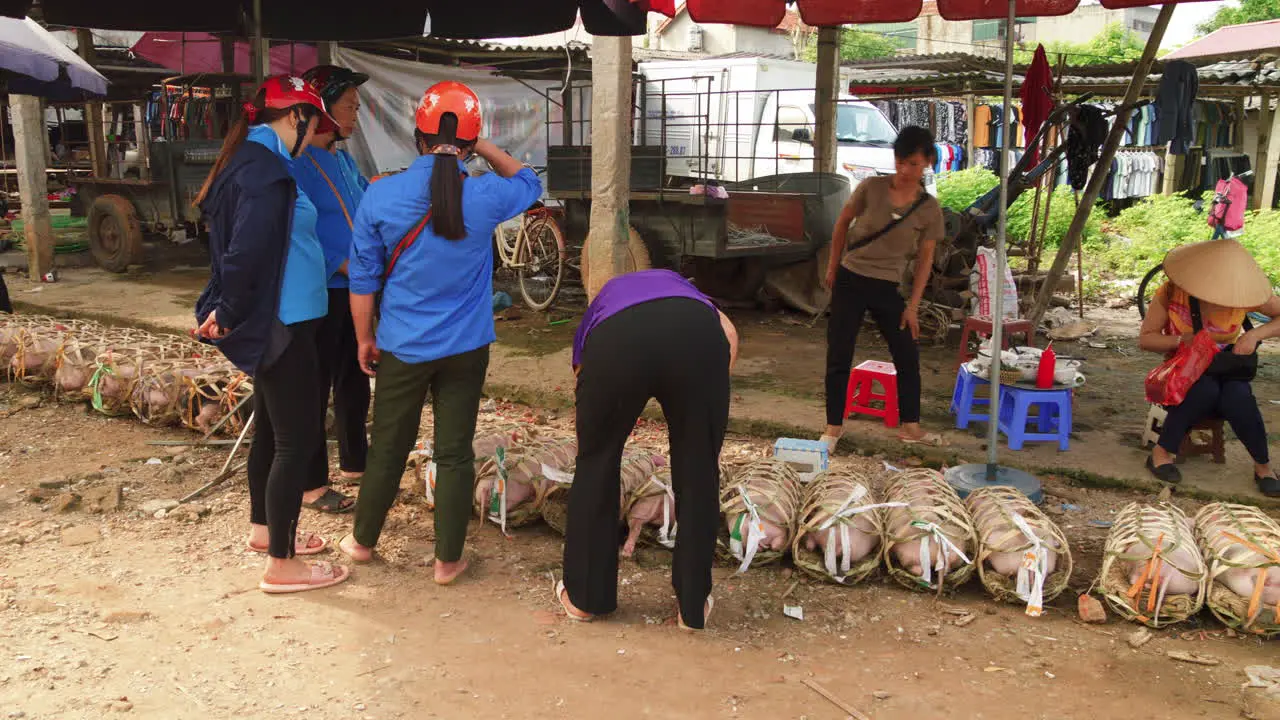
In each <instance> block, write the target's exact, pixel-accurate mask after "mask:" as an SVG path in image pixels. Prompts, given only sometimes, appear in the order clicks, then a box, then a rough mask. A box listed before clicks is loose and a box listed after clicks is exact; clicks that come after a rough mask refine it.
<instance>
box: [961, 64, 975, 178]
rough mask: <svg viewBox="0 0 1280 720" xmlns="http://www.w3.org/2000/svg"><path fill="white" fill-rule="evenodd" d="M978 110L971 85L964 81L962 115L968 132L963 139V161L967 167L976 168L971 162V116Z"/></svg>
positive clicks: (972, 149)
mask: <svg viewBox="0 0 1280 720" xmlns="http://www.w3.org/2000/svg"><path fill="white" fill-rule="evenodd" d="M977 110H978V102H977V100H975V99H974V97H973V83H972V82H970V81H965V84H964V114H965V122H966V123H967V124H968V126H969V131H968V132H966V133H965V138H964V159H965V163H967V165H968V167H971V168H972V167H977V164H975V163H974V161H973V153H974V150H975V149H976V148H974V146H973V132H974V127H975V126H974V124H973V115H974V113H975V112H977Z"/></svg>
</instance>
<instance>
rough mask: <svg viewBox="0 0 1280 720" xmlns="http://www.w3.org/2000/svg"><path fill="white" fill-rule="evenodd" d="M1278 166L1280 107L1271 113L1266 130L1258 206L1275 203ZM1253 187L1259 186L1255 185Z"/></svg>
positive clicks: (1264, 207)
mask: <svg viewBox="0 0 1280 720" xmlns="http://www.w3.org/2000/svg"><path fill="white" fill-rule="evenodd" d="M1278 167H1280V107H1277V108H1276V109H1275V111H1273V112H1272V113H1271V128H1270V129H1269V130H1268V131H1267V155H1266V160H1264V161H1263V163H1262V167H1261V168H1260V170H1261V172H1262V178H1261V180H1262V184H1261V186H1260V187H1261V188H1262V193H1261V194H1260V195H1259V198H1258V202H1259V205H1258V206H1259V207H1261V208H1263V209H1267V208H1270V207H1271V206H1272V205H1274V204H1275V197H1276V169H1277V168H1278ZM1255 187H1259V186H1257V185H1255Z"/></svg>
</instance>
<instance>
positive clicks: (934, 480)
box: [882, 469, 978, 592]
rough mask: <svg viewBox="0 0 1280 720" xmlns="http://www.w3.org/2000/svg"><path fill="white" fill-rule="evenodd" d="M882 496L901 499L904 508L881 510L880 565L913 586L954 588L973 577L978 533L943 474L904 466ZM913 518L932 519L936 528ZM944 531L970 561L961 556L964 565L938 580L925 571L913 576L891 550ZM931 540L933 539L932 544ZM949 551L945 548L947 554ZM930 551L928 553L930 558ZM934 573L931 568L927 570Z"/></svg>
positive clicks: (941, 533)
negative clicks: (881, 561) (881, 562)
mask: <svg viewBox="0 0 1280 720" xmlns="http://www.w3.org/2000/svg"><path fill="white" fill-rule="evenodd" d="M885 501H886V502H891V503H905V504H906V507H895V508H889V509H888V510H886V511H885V515H884V542H883V543H882V545H883V548H884V566H885V569H886V570H887V571H888V573H889V577H891V578H893V579H894V580H896V581H897V582H898V583H899V584H901V585H903V586H904V587H907V588H909V589H912V590H919V591H922V592H923V591H929V590H937V591H938V592H942V591H944V590H946V591H952V590H955V589H956V588H958V587H960V586H961V585H964V584H965V583H966V582H968V581H969V578H971V577H973V573H974V565H973V562H972V560H973V556H974V552H975V550H976V548H977V544H978V538H977V535H976V533H975V531H974V529H973V523H972V521H971V520H970V518H969V512H968V511H967V510H965V507H964V503H963V502H961V501H960V496H959V495H956V491H955V490H953V489H952V488H951V486H950V485H948V484H947V482H946V480H944V479H943V477H942V473H940V472H938V471H936V470H927V469H918V470H907V471H905V472H901V473H898V474H896V475H895V476H893V479H892V480H891V482H890V484H889V487H888V489H887V490H886V491H885ZM912 523H921V524H932V525H934V526H936V527H937V528H938V533H936V534H935V533H932V532H931V531H930V530H928V529H926V528H922V527H916V526H913V525H912ZM938 534H940V535H942V536H945V537H946V538H947V539H948V540H949V541H950V542H951V543H952V544H953V545H955V547H957V548H959V549H960V551H961V552H963V553H964V556H965V558H968V562H965V561H964V558H960V561H961V562H962V563H963V564H962V565H960V566H958V567H956V568H954V569H952V570H950V571H948V572H947V573H946V574H945V575H944V576H943V577H942V578H941V580H942V581H941V582H940V583H939V582H934V581H933V580H932V578H931V579H929V580H926V579H925V578H924V577H923V576H916V575H913V574H912V573H911V572H910V571H908V570H907V569H906V568H903V567H901V566H900V565H899V564H898V560H897V558H895V557H894V555H893V549H894V548H895V547H897V546H898V545H902V544H905V543H908V542H911V541H913V540H917V539H921V538H923V537H924V536H926V535H928V536H930V537H931V540H933V541H934V542H936V541H937V535H938ZM932 544H933V543H932V542H931V545H932ZM950 552H951V551H950V550H948V553H950ZM932 556H933V552H932V551H931V552H930V557H932ZM931 574H932V571H931Z"/></svg>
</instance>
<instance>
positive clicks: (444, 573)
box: [435, 558, 469, 585]
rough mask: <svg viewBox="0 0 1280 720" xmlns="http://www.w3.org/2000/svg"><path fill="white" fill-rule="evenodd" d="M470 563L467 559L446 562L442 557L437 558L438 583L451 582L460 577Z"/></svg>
mask: <svg viewBox="0 0 1280 720" xmlns="http://www.w3.org/2000/svg"><path fill="white" fill-rule="evenodd" d="M468 564H469V563H468V562H467V561H466V560H465V559H463V560H457V561H454V562H444V561H443V560H441V559H440V558H436V562H435V569H436V578H435V579H436V584H437V585H449V584H451V583H452V582H453V581H454V580H457V579H458V576H459V575H461V574H462V573H463V572H465V571H466V569H467V565H468Z"/></svg>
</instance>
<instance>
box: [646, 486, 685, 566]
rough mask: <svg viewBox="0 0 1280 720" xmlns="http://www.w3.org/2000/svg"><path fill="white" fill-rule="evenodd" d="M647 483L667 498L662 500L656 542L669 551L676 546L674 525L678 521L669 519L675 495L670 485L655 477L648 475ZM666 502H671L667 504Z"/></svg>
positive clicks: (674, 502)
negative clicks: (660, 489)
mask: <svg viewBox="0 0 1280 720" xmlns="http://www.w3.org/2000/svg"><path fill="white" fill-rule="evenodd" d="M649 482H651V483H653V484H655V485H657V486H658V487H660V488H662V490H663V492H665V493H666V494H667V497H666V498H663V500H662V527H660V528H658V542H659V543H661V544H662V547H664V548H667V549H668V550H670V549H672V548H674V547H675V546H676V525H677V524H678V521H674V520H672V519H671V510H672V508H674V507H675V504H676V493H675V490H673V489H672V487H671V486H670V485H668V484H666V483H664V482H662V481H661V480H659V479H658V476H657V475H650V476H649ZM667 500H670V501H671V502H667Z"/></svg>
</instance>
